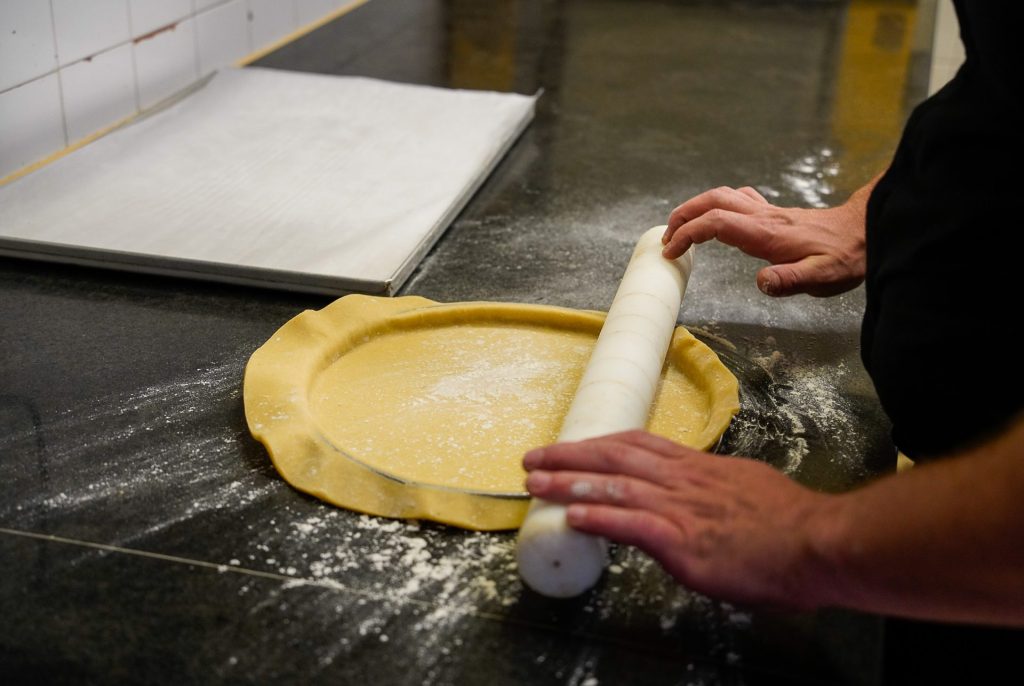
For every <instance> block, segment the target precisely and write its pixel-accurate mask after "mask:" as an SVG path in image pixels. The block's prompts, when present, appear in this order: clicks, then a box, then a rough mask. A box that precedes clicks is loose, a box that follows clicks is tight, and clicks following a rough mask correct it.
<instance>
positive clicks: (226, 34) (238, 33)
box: [195, 0, 249, 76]
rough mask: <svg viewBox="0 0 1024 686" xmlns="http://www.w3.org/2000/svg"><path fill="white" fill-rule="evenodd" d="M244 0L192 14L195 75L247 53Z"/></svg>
mask: <svg viewBox="0 0 1024 686" xmlns="http://www.w3.org/2000/svg"><path fill="white" fill-rule="evenodd" d="M247 12H248V8H247V7H246V3H245V0H230V2H227V3H224V4H223V5H218V6H217V7H215V8H213V9H212V10H209V11H207V12H203V13H202V14H199V15H196V18H195V21H196V41H197V44H198V46H199V74H200V75H201V76H205V75H206V74H210V73H212V72H214V71H216V70H217V69H220V68H221V67H223V66H226V65H229V64H232V63H234V62H236V61H237V60H239V59H241V58H242V57H245V56H246V55H247V54H248V53H249V30H248V27H247V25H246V24H247V19H246V14H247Z"/></svg>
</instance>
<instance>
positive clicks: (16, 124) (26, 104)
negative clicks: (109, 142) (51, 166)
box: [0, 74, 67, 178]
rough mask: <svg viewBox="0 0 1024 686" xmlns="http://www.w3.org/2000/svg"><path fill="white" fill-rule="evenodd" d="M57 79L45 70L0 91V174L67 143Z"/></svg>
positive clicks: (47, 153)
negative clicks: (35, 77)
mask: <svg viewBox="0 0 1024 686" xmlns="http://www.w3.org/2000/svg"><path fill="white" fill-rule="evenodd" d="M59 80H60V77H59V76H58V75H57V74H49V75H47V76H44V77H42V78H39V79H35V80H33V81H30V82H28V83H27V84H25V85H23V86H20V87H18V88H12V89H10V90H7V91H4V92H2V93H0V131H3V135H2V136H0V178H2V177H3V176H6V175H7V174H10V173H11V172H13V171H16V170H18V169H20V168H21V167H24V166H26V165H28V164H31V163H32V162H35V161H36V160H40V159H42V158H44V157H46V156H47V155H49V154H50V153H53V152H56V151H58V150H60V149H61V148H63V147H64V146H65V145H66V144H67V139H66V138H65V136H64V118H63V115H62V114H61V107H60V83H59Z"/></svg>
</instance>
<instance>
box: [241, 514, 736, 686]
mask: <svg viewBox="0 0 1024 686" xmlns="http://www.w3.org/2000/svg"><path fill="white" fill-rule="evenodd" d="M296 509H297V508H296ZM293 516H294V517H295V518H294V519H292V518H291V517H293ZM267 524H268V525H267V526H266V527H265V528H264V532H265V534H266V539H265V540H263V541H255V540H254V541H253V542H251V543H250V546H249V549H248V551H247V552H246V553H245V554H244V555H243V556H241V558H235V559H232V560H231V561H230V564H231V565H232V566H233V567H235V568H240V569H241V568H245V567H247V566H248V567H255V566H263V565H270V566H271V567H272V568H273V569H275V570H276V571H277V572H278V573H280V574H282V575H287V576H292V577H293V579H291V580H288V581H285V582H284V583H282V584H281V585H280V587H278V588H277V589H275V590H273V591H272V592H271V593H270V594H269V595H268V596H267V597H266V598H264V599H263V600H261V601H260V604H262V603H267V604H274V603H277V604H282V603H289V602H291V600H290V598H291V597H292V595H293V594H295V593H297V592H300V591H302V592H310V591H313V592H316V593H318V597H319V598H320V599H321V600H320V602H319V603H317V605H316V607H315V609H311V615H310V616H309V617H308V620H309V621H310V622H315V623H322V624H323V630H325V631H326V630H329V628H330V627H331V626H333V625H334V623H335V622H344V623H345V625H346V627H347V630H345V631H343V632H341V635H340V637H339V639H338V641H337V642H336V643H334V644H333V645H332V646H330V649H327V650H325V651H324V652H323V653H322V654H319V655H317V661H318V663H319V664H321V665H322V666H324V667H326V666H328V665H330V664H331V663H333V662H336V661H338V660H341V659H345V657H346V655H348V654H350V653H352V652H353V651H357V650H359V649H362V648H364V647H365V645H366V644H367V642H380V643H394V642H396V641H401V642H402V643H403V645H404V646H405V648H404V649H405V650H407V651H412V652H414V653H415V655H414V657H415V662H416V664H417V665H419V666H420V668H421V669H423V670H424V672H423V675H422V682H416V683H424V684H434V683H449V681H448V678H447V677H446V676H445V675H446V666H447V665H449V664H450V663H451V662H452V661H453V659H454V658H455V657H456V654H457V653H458V652H459V651H460V650H463V649H464V648H465V646H466V645H467V644H470V643H472V641H473V638H474V633H475V632H476V631H477V630H478V629H477V627H478V625H479V622H480V621H481V620H482V621H485V622H489V621H495V622H508V621H511V622H514V623H515V624H516V625H520V626H524V627H530V628H532V629H561V630H563V631H565V632H567V633H569V634H570V635H573V636H575V637H577V638H580V639H585V640H588V641H595V640H596V641H599V642H600V641H611V642H618V643H621V642H622V640H623V638H622V636H621V631H622V628H623V627H628V628H629V629H630V630H631V631H632V632H637V633H639V635H640V636H642V639H638V640H637V643H638V644H641V643H642V644H643V645H645V648H646V649H649V650H656V651H658V650H660V651H663V652H665V653H666V654H668V653H669V652H671V651H673V650H678V646H679V645H680V643H681V642H683V640H682V639H683V637H686V642H687V643H689V644H690V645H691V646H693V647H694V648H696V649H697V655H698V656H701V655H702V656H703V659H705V660H708V659H711V660H717V661H719V662H722V663H724V664H730V665H736V664H738V663H739V662H740V661H741V657H740V655H741V652H742V651H741V644H742V640H743V635H744V634H745V633H746V631H747V630H748V629H749V627H750V626H751V623H752V621H753V619H752V615H750V614H749V613H747V612H743V611H741V610H738V609H737V608H735V607H733V606H731V605H729V604H728V603H719V602H716V601H712V600H710V599H708V598H706V597H704V596H700V595H698V594H694V593H692V592H690V591H688V590H686V589H684V588H681V587H680V586H678V584H676V583H675V582H674V581H673V580H672V579H671V578H670V577H668V575H667V574H665V573H664V572H663V571H662V570H661V569H660V567H658V565H657V564H656V563H655V562H654V561H653V560H651V559H650V558H649V557H647V556H646V555H644V554H643V553H640V552H639V551H637V550H635V549H632V548H624V547H618V548H615V549H614V550H613V554H612V560H613V563H612V565H611V567H610V568H609V572H608V574H607V577H606V579H605V580H604V582H603V583H602V584H601V586H600V587H599V588H598V590H597V591H595V592H594V593H592V594H590V595H588V596H587V597H586V598H584V599H582V600H581V601H579V602H574V603H571V604H568V605H566V604H558V603H554V604H552V603H551V602H550V601H549V600H546V599H542V598H540V597H539V596H534V595H533V594H529V593H527V592H525V591H524V588H523V586H522V584H521V582H520V580H519V577H518V574H517V573H516V565H515V557H514V540H513V537H512V535H511V534H506V533H501V534H498V533H484V532H465V531H455V530H452V529H448V528H444V527H440V526H437V525H434V524H429V523H420V522H415V521H411V522H409V521H400V520H387V519H382V518H378V517H372V516H368V515H354V514H352V513H348V512H345V511H342V510H335V509H328V508H322V509H320V510H318V511H315V512H313V513H310V514H307V515H306V516H304V517H303V516H301V515H300V514H299V513H298V512H293V511H291V508H288V509H287V510H286V511H285V512H283V513H279V514H278V516H276V517H275V518H274V520H272V521H270V522H268V523H267ZM326 541H330V543H329V544H325V542H326ZM257 588H259V587H258V586H257V585H256V584H252V585H251V586H250V585H246V586H244V587H243V589H242V591H241V592H242V593H253V592H257V591H256V589H257ZM694 636H700V640H699V641H698V642H695V640H694V638H693V637H694ZM534 659H535V660H536V663H537V665H540V666H542V667H543V668H550V670H551V675H552V676H555V677H556V678H568V679H570V683H583V682H584V680H586V679H595V680H598V681H599V679H598V676H597V675H598V674H599V672H600V669H599V665H598V664H597V659H598V658H597V652H596V651H594V650H593V649H591V650H590V651H589V652H588V651H586V650H584V651H583V652H582V653H580V654H575V653H563V652H562V651H561V649H556V648H550V649H548V650H545V651H542V652H539V653H538V654H537V655H536V656H535V657H534ZM692 668H693V669H696V667H692ZM573 675H576V677H578V680H575V681H572V680H571V679H572V677H573ZM595 683H597V681H595Z"/></svg>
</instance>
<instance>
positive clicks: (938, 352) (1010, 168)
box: [861, 0, 1024, 459]
mask: <svg viewBox="0 0 1024 686" xmlns="http://www.w3.org/2000/svg"><path fill="white" fill-rule="evenodd" d="M955 5H956V10H957V17H958V18H959V21H960V29H961V39H962V40H963V42H964V46H965V48H966V52H967V59H966V62H965V64H964V65H963V67H962V68H961V69H960V71H959V72H958V73H957V75H956V77H955V78H954V79H953V80H952V81H951V82H950V83H949V84H947V85H946V86H945V87H944V88H943V89H942V90H940V91H939V92H937V93H936V94H935V95H934V96H932V97H931V98H929V99H928V100H926V101H925V102H924V103H922V104H921V105H920V106H918V107H917V108H916V109H915V110H914V112H913V113H912V115H911V117H910V119H909V121H908V123H907V126H906V128H905V130H904V132H903V137H902V139H901V141H900V144H899V147H898V149H897V152H896V154H895V157H894V158H893V161H892V164H891V166H890V168H889V170H888V171H887V172H886V174H885V175H884V176H883V178H882V179H881V180H880V181H879V183H878V185H877V186H876V188H875V190H874V192H873V193H872V195H871V198H870V200H869V202H868V208H867V277H866V289H867V307H866V309H865V313H864V323H863V328H862V330H861V355H862V357H863V360H864V365H865V367H866V368H867V370H868V373H869V374H870V375H871V378H872V380H873V381H874V383H875V388H876V389H877V391H878V395H879V398H880V400H881V402H882V405H883V407H884V408H885V410H886V412H887V413H888V415H889V417H890V418H891V419H892V422H893V439H894V441H895V443H896V445H897V446H898V447H899V448H900V449H901V450H903V452H905V453H906V454H907V455H909V456H910V457H912V458H915V459H918V458H922V457H929V456H936V455H942V454H944V453H949V452H951V451H954V450H956V449H958V448H961V447H965V446H968V445H970V444H971V443H974V442H977V441H980V440H983V439H984V438H986V437H988V436H989V435H991V434H992V433H993V432H996V431H998V430H999V429H1000V428H1002V427H1004V426H1005V425H1006V424H1007V423H1008V422H1009V421H1010V420H1012V419H1013V418H1014V417H1015V416H1017V415H1018V414H1020V412H1021V410H1022V408H1024V401H1022V398H1024V359H1022V355H1024V342H1022V341H1021V339H1020V338H1017V337H1016V334H1015V333H1013V329H1016V328H1017V325H1018V323H1019V322H1020V321H1021V319H1022V316H1024V173H1022V165H1024V110H1022V107H1021V97H1022V93H1024V56H1022V55H1024V45H1020V44H1021V43H1024V36H1022V34H1020V31H1021V27H1022V26H1024V2H1021V1H1020V0H1005V1H1002V2H996V1H994V0H984V1H981V0H975V1H971V2H963V1H962V0H960V1H957V2H955Z"/></svg>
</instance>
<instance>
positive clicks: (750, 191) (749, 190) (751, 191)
mask: <svg viewBox="0 0 1024 686" xmlns="http://www.w3.org/2000/svg"><path fill="white" fill-rule="evenodd" d="M736 190H737V192H739V193H742V194H743V195H746V196H747V197H749V198H752V199H753V200H756V201H757V202H759V203H761V204H768V199H767V198H765V197H764V196H763V195H761V194H760V193H758V192H757V189H755V188H753V187H752V186H744V187H743V188H737V189H736Z"/></svg>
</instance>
